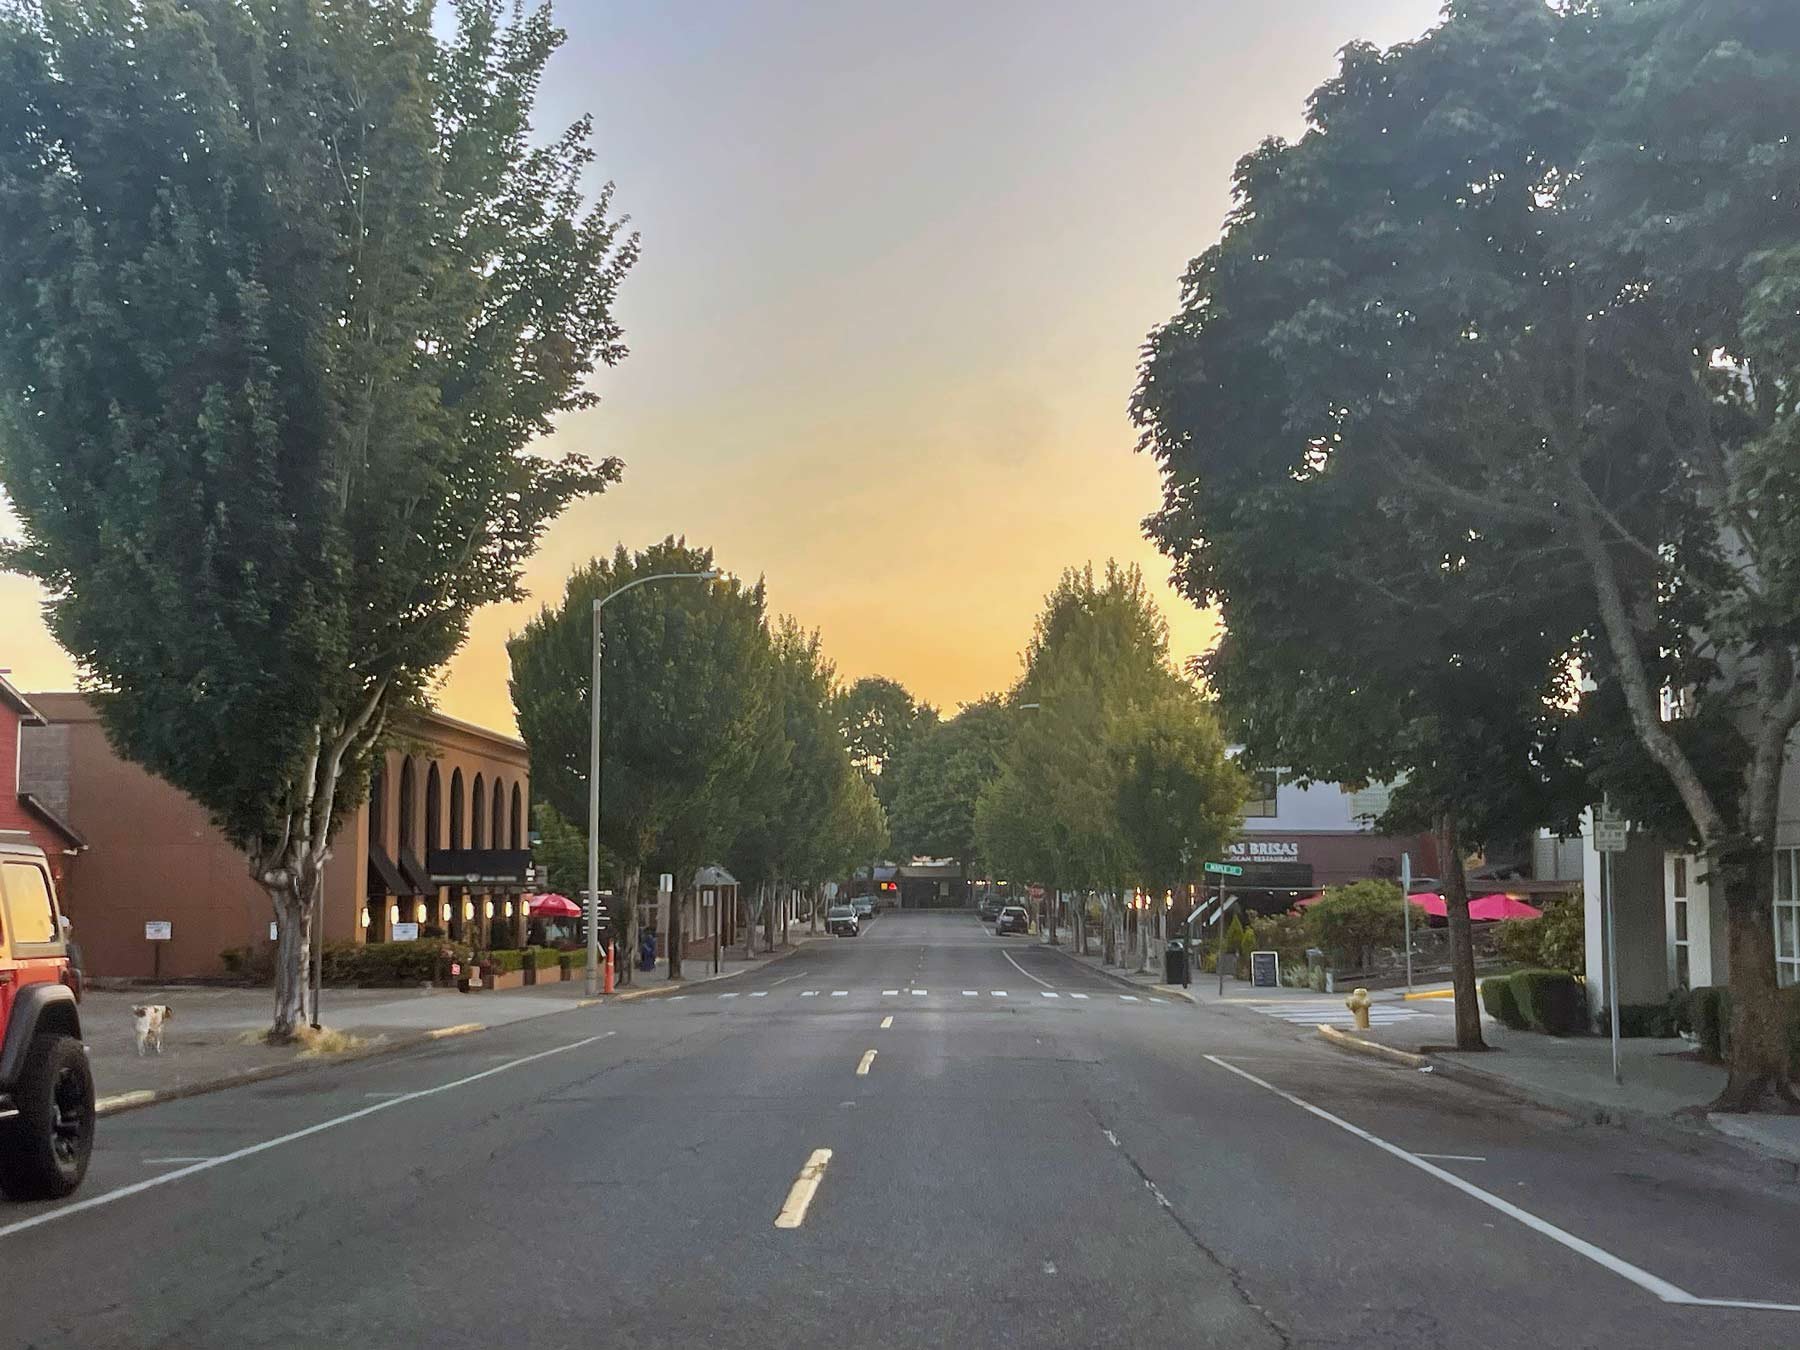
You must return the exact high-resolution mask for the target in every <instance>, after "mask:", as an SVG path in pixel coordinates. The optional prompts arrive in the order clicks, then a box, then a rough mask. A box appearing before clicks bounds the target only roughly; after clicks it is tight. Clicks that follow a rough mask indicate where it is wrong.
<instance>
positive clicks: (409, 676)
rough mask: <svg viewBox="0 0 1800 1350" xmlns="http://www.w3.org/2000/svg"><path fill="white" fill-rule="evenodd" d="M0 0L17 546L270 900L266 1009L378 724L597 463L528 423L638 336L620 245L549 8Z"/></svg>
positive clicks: (8, 373) (579, 388)
mask: <svg viewBox="0 0 1800 1350" xmlns="http://www.w3.org/2000/svg"><path fill="white" fill-rule="evenodd" d="M452 10H453V16H454V22H453V25H452V31H451V33H450V35H449V36H448V37H447V38H446V39H445V40H443V41H440V40H438V39H437V38H436V37H434V35H433V32H432V27H431V11H430V10H429V8H424V7H420V6H415V5H406V4H398V3H393V0H349V2H347V3H341V4H323V5H322V4H316V3H308V2H307V0H276V3H272V4H267V5H259V6H242V5H237V6H233V5H225V4H218V3H210V2H207V0H202V2H201V3H195V4H182V5H176V4H165V3H157V2H153V3H149V4H144V5H112V6H100V7H97V8H96V7H93V6H81V5H72V4H67V3H62V2H61V0H52V3H48V4H44V5H42V6H35V5H34V6H25V5H18V6H11V5H9V6H7V7H5V8H4V9H0V69H3V70H4V71H5V72H6V75H5V78H4V79H0V238H4V239H5V241H6V246H5V247H6V261H5V266H4V267H0V475H3V476H4V481H5V484H6V488H7V492H8V495H9V496H10V498H11V500H12V503H13V505H14V506H15V508H16V509H17V512H18V515H19V519H20V523H21V535H20V538H19V539H18V540H17V541H16V542H15V543H13V544H11V545H9V546H8V547H7V549H6V551H5V554H4V560H5V563H6V565H8V566H9V567H11V568H13V569H15V570H17V571H20V572H23V573H25V574H27V575H29V576H31V577H33V578H35V579H37V580H38V581H39V582H41V583H42V584H43V585H44V586H45V588H46V589H47V590H48V592H49V601H48V604H47V607H46V618H47V620H48V622H49V625H50V628H51V631H52V632H53V633H54V634H55V636H56V638H57V640H58V641H59V642H60V643H61V644H62V645H63V647H64V648H65V649H67V650H68V651H69V652H70V654H71V655H72V656H73V657H74V658H75V660H76V662H77V663H78V665H79V667H80V669H81V671H82V673H83V676H84V678H85V679H86V680H88V681H89V682H90V683H91V684H92V686H93V687H94V688H95V689H96V690H97V691H99V692H100V693H101V697H100V700H99V702H100V707H101V712H102V715H103V717H104V720H105V724H106V728H107V732H108V734H109V736H110V737H111V739H112V741H113V743H114V744H115V745H116V746H117V747H118V748H119V749H120V751H121V752H122V753H124V754H125V755H126V756H128V757H129V758H131V759H133V760H136V761H137V762H139V763H141V764H143V765H144V766H145V767H146V768H148V769H150V770H151V771H152V772H154V773H156V774H158V775H160V776H162V777H163V778H166V779H167V780H169V781H170V782H171V783H173V784H175V785H176V786H177V787H179V788H181V789H182V790H183V791H184V792H186V793H188V794H189V795H190V796H192V797H193V798H194V799H196V800H197V801H199V802H200V803H201V804H202V805H203V806H204V807H205V808H206V809H207V810H208V811H209V812H210V813H211V815H212V817H213V819H214V820H215V821H216V823H217V824H218V826H219V828H220V829H221V831H222V832H223V833H224V834H225V836H226V837H227V838H228V839H230V840H231V841H232V842H233V843H234V844H236V845H237V846H239V847H240V848H242V849H243V850H244V851H245V852H246V853H247V854H248V855H249V858H250V860H251V872H252V874H253V876H254V877H255V878H256V880H257V881H258V882H260V883H261V884H262V885H263V886H264V887H265V888H267V889H268V890H269V892H270V894H271V897H272V899H273V901H274V905H275V914H276V919H277V921H278V924H279V925H280V931H281V941H280V947H279V953H278V979H277V985H276V1013H275V1031H276V1032H277V1033H279V1034H286V1033H287V1032H289V1031H290V1030H291V1028H292V1026H293V1023H294V1021H295V1019H296V1017H297V1015H298V1009H299V993H300V987H299V974H300V971H301V969H302V966H303V962H304V959H305V953H306V948H307V945H308V942H309V939H310V931H309V928H308V918H307V916H308V913H309V907H310V903H311V901H312V899H313V896H314V895H315V893H316V890H317V886H318V884H319V874H320V868H321V867H322V866H323V864H324V861H325V859H326V857H327V856H328V854H329V852H330V841H331V838H332V834H333V830H334V828H335V826H336V824H337V822H338V821H339V820H340V819H341V818H342V816H343V814H344V812H345V810H346V809H348V808H349V807H351V806H353V805H354V804H355V803H356V801H357V800H358V799H359V798H360V795H361V793H362V791H363V790H364V784H365V782H366V778H367V771H368V765H369V763H370V762H371V757H372V754H373V752H374V750H375V748H376V747H377V746H378V745H379V744H380V743H381V741H382V738H383V736H384V734H385V733H386V730H387V728H388V726H389V721H390V713H391V711H392V710H393V709H395V708H397V707H400V706H402V705H406V704H410V703H416V702H418V701H420V700H422V699H423V697H424V696H425V692H426V688H427V683H428V681H429V679H430V677H431V676H432V674H433V673H434V672H435V671H437V670H438V669H439V668H440V667H441V666H442V665H443V663H444V662H445V661H446V660H447V659H448V658H449V657H450V656H451V655H452V654H453V653H454V652H455V651H456V649H457V648H458V647H459V646H460V645H461V643H462V641H463V639H464V636H465V634H466V632H467V627H468V620H469V616H470V615H471V614H472V613H473V612H474V611H475V610H476V609H478V608H479V607H481V606H482V605H485V604H488V603H490V602H492V601H496V600H508V599H516V598H518V596H519V594H520V588H519V573H520V566H521V564H522V563H523V561H524V560H525V558H526V557H528V556H529V555H530V554H531V552H532V551H533V550H534V549H535V547H536V544H537V541H538V537H539V535H540V533H541V532H542V530H543V529H544V527H545V525H546V524H547V523H548V522H549V521H550V520H551V519H553V518H554V517H555V516H556V515H557V513H558V512H560V511H561V510H562V508H563V507H564V506H565V505H566V504H567V503H568V502H569V501H571V500H572V499H574V498H576V497H578V496H580V495H582V494H585V493H592V492H598V491H600V490H601V489H603V488H604V487H606V486H607V485H608V484H609V483H611V482H613V481H615V480H616V479H617V477H618V475H619V465H618V464H617V462H615V461H612V460H602V461H597V462H596V461H589V460H587V459H585V458H583V457H581V456H579V455H573V454H569V455H563V456H560V457H549V456H545V455H543V454H540V453H537V452H536V451H535V450H533V449H532V448H531V445H532V442H533V441H535V440H536V439H537V438H538V437H539V436H540V435H542V433H544V432H545V431H546V430H548V429H549V427H550V425H551V422H552V420H553V419H554V418H555V417H557V416H558V415H559V414H561V413H564V412H567V411H570V410H573V409H578V408H583V407H587V406H589V405H591V404H592V403H593V402H594V401H595V396H594V394H593V393H592V392H591V391H590V390H589V389H588V388H587V387H586V385H585V383H584V380H585V377H586V376H587V375H588V374H589V373H590V372H591V371H592V370H593V369H594V368H595V366H596V365H599V364H602V363H608V364H610V363H611V362H613V361H616V360H617V359H619V358H620V357H621V356H622V355H623V354H624V346H623V344H622V341H621V334H620V330H619V327H618V324H617V321H616V319H615V318H614V315H613V300H614V296H615V293H616V291H617V288H618V285H619V283H620V281H621V279H622V277H623V276H624V273H625V271H626V269H627V268H628V267H629V265H630V264H631V262H632V260H633V258H634V257H635V256H636V252H637V243H636V239H635V237H633V236H630V235H627V234H626V233H625V232H624V231H623V229H622V226H621V222H620V220H619V219H618V218H617V217H615V216H613V215H612V214H611V212H610V209H609V200H608V197H607V195H606V194H605V193H602V195H601V197H600V199H599V200H598V201H597V202H593V203H584V202H583V200H582V197H581V194H580V188H579V181H580V178H581V175H582V174H583V172H584V171H585V170H586V168H587V167H588V165H589V164H590V163H591V162H592V159H593V150H592V147H591V125H590V123H589V122H588V121H587V120H586V119H583V120H581V121H578V122H576V123H574V124H573V125H572V126H569V127H568V128H566V129H564V130H563V131H561V132H560V133H557V134H554V135H552V136H550V137H549V138H548V139H543V138H541V137H539V136H538V135H537V134H535V132H534V129H533V127H532V122H531V118H532V115H533V111H534V104H535V101H536V96H537V89H538V81H539V78H540V76H541V74H542V72H543V70H544V68H545V65H546V63H547V62H548V61H549V59H550V57H551V55H552V54H553V53H554V51H555V50H556V48H557V47H558V45H559V44H560V43H561V41H562V34H561V33H560V31H558V30H557V29H556V28H555V27H554V26H553V25H552V24H551V22H550V20H549V17H548V14H547V12H546V11H542V10H539V11H533V12H530V13H520V12H517V11H509V10H508V9H507V8H506V7H505V6H503V5H501V4H500V3H498V0H458V3H456V4H454V5H453V7H452Z"/></svg>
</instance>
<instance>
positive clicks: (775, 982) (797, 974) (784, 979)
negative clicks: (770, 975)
mask: <svg viewBox="0 0 1800 1350" xmlns="http://www.w3.org/2000/svg"><path fill="white" fill-rule="evenodd" d="M799 978H800V972H799V971H797V970H796V971H795V972H794V973H793V974H792V975H783V976H782V977H781V978H780V979H779V980H772V981H770V983H769V988H771V989H773V988H774V987H775V986H776V985H778V984H786V983H787V982H788V981H789V980H797V979H799Z"/></svg>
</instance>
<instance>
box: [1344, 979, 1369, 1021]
mask: <svg viewBox="0 0 1800 1350" xmlns="http://www.w3.org/2000/svg"><path fill="white" fill-rule="evenodd" d="M1344 1006H1345V1007H1346V1008H1348V1009H1349V1010H1350V1011H1351V1013H1352V1014H1353V1015H1354V1016H1355V1017H1356V1029H1357V1030H1358V1031H1367V1030H1368V1029H1369V991H1368V990H1367V989H1352V990H1351V991H1350V997H1349V998H1347V999H1345V1000H1344Z"/></svg>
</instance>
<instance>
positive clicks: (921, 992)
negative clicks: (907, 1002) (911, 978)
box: [912, 989, 931, 998]
mask: <svg viewBox="0 0 1800 1350" xmlns="http://www.w3.org/2000/svg"><path fill="white" fill-rule="evenodd" d="M930 992H931V991H930V990H929V989H915V990H913V991H912V996H913V997H914V998H924V997H925V995H927V994H929V993H930Z"/></svg>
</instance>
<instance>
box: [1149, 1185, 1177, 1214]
mask: <svg viewBox="0 0 1800 1350" xmlns="http://www.w3.org/2000/svg"><path fill="white" fill-rule="evenodd" d="M1144 1185H1146V1186H1148V1187H1149V1188H1150V1194H1152V1195H1154V1196H1155V1197H1156V1203H1157V1204H1159V1205H1161V1206H1162V1207H1163V1208H1164V1209H1172V1208H1173V1206H1172V1205H1170V1204H1169V1197H1168V1196H1166V1195H1164V1194H1163V1193H1162V1187H1160V1186H1158V1185H1157V1184H1156V1183H1155V1182H1154V1181H1146V1182H1145V1183H1144Z"/></svg>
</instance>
